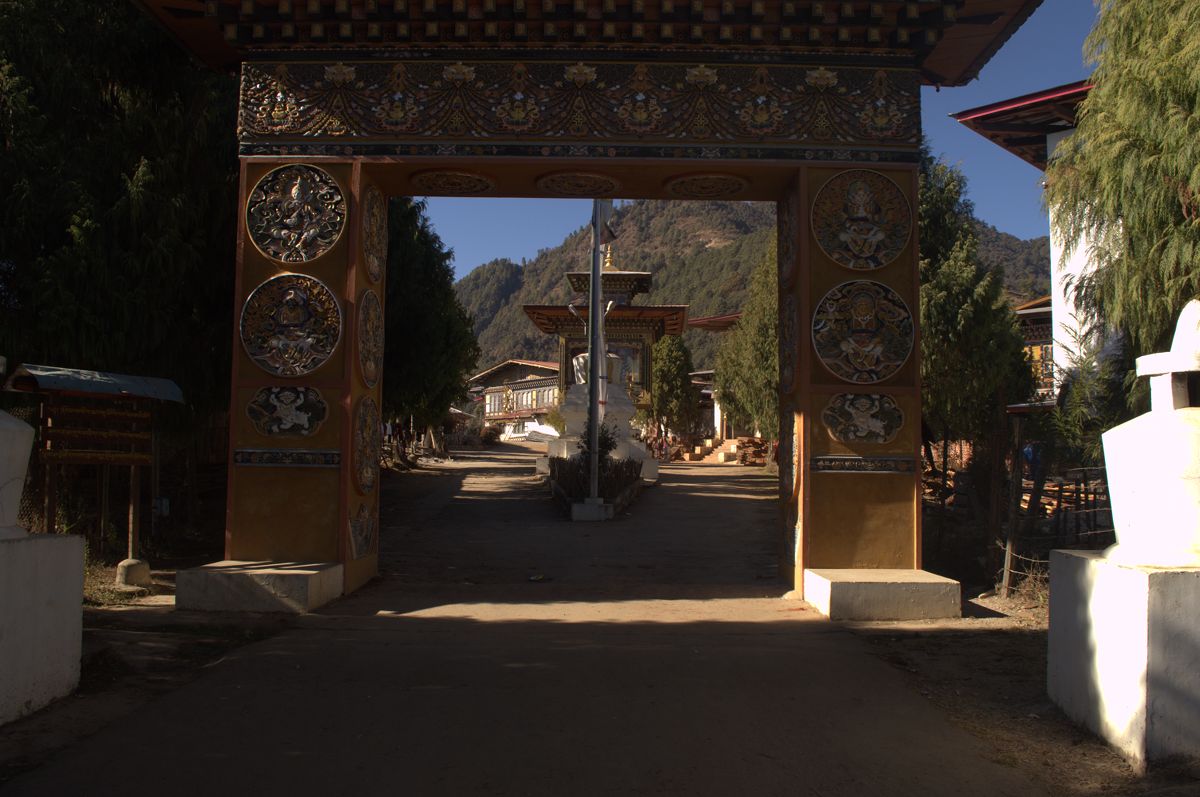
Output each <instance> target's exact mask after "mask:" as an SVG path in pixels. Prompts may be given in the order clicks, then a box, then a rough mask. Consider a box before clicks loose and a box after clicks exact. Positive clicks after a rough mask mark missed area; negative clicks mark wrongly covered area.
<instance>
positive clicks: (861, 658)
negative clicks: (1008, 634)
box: [0, 449, 1040, 797]
mask: <svg viewBox="0 0 1200 797" xmlns="http://www.w3.org/2000/svg"><path fill="white" fill-rule="evenodd" d="M529 472H531V469H530V468H529V460H528V457H527V454H525V453H524V452H521V451H519V450H511V449H510V450H506V451H504V452H501V455H500V456H496V457H481V456H480V457H474V458H472V457H466V456H462V457H459V458H457V461H456V462H455V463H454V464H453V466H451V467H447V468H446V469H445V470H443V471H442V472H440V473H423V474H420V475H415V474H405V475H403V476H398V477H392V478H389V479H388V480H387V483H388V487H387V491H386V493H385V497H386V498H387V501H386V504H385V506H386V515H385V522H386V524H387V525H386V529H385V535H384V544H383V554H384V561H383V569H384V571H385V573H386V574H387V575H386V576H385V578H383V579H381V580H380V581H378V582H375V583H374V584H372V585H370V586H369V587H367V588H365V589H364V590H361V591H360V592H359V593H358V594H356V595H354V596H351V597H349V598H346V599H344V600H342V601H339V602H337V603H335V604H333V605H331V606H329V607H327V608H326V609H325V610H323V611H322V612H320V613H318V614H314V615H309V616H306V617H304V618H301V619H300V620H299V621H298V622H297V624H296V625H295V627H293V628H292V629H290V630H288V631H285V632H283V633H281V634H279V635H278V636H275V637H273V638H271V639H269V640H266V641H264V642H260V643H257V644H253V645H249V646H246V647H243V648H241V649H239V650H237V651H235V652H234V653H233V654H231V655H230V656H228V657H227V658H226V659H224V660H222V661H220V662H218V663H217V664H215V665H213V666H212V667H211V668H210V670H209V672H207V673H206V674H205V675H204V676H202V677H201V678H199V679H197V680H196V681H194V682H192V683H191V684H189V685H187V686H185V687H183V688H180V689H178V690H176V691H174V692H172V693H170V694H168V695H166V696H164V697H163V698H161V699H159V700H157V701H155V702H153V703H151V704H150V705H148V706H147V707H145V708H144V709H142V710H140V711H139V712H138V713H136V714H135V715H133V716H131V717H129V718H128V719H127V720H126V721H125V722H123V723H121V724H120V725H119V726H117V727H110V728H108V729H107V730H105V731H103V732H101V733H99V734H97V735H96V736H94V737H92V738H90V739H88V740H85V741H84V742H82V743H80V744H78V745H76V746H74V747H73V748H71V749H69V750H66V751H64V752H63V753H61V754H59V755H58V756H57V757H56V758H55V759H53V760H52V761H51V762H49V763H48V764H47V765H46V766H43V767H42V768H41V769H38V770H35V771H33V772H30V773H28V774H26V775H24V776H22V777H20V778H18V779H16V780H14V781H12V782H10V783H9V784H7V786H6V787H4V788H0V793H3V794H5V795H8V794H13V795H48V794H49V795H59V794H63V795H72V794H81V795H82V794H87V795H105V794H114V795H115V794H121V795H128V794H142V793H155V792H164V793H169V794H179V795H191V794H197V795H200V794H204V795H211V794H221V793H229V794H261V795H275V794H279V795H307V794H336V795H341V794H401V795H454V796H455V797H457V796H458V795H556V796H558V795H625V794H639V795H640V794H662V795H825V796H826V797H833V795H855V796H856V797H858V796H859V795H923V796H924V795H956V796H957V795H963V794H970V795H1023V796H1024V795H1036V794H1039V793H1040V792H1039V791H1038V789H1037V788H1036V787H1035V786H1033V785H1032V784H1031V783H1030V782H1029V781H1027V780H1026V779H1025V778H1024V777H1023V776H1022V775H1021V774H1020V773H1019V772H1017V771H1016V770H1014V769H1011V768H1008V767H1005V766H1002V765H999V764H996V763H992V762H991V761H989V760H988V750H987V748H986V746H985V745H984V744H983V743H982V741H981V740H979V739H977V738H975V737H972V736H970V735H968V734H966V733H964V732H962V731H960V730H957V729H956V728H954V727H952V726H950V725H949V724H948V723H947V722H946V720H945V719H944V718H943V717H942V716H941V715H940V714H939V713H937V711H936V710H935V709H934V708H932V707H931V706H930V704H929V703H928V702H927V701H926V700H925V699H924V698H922V697H920V696H918V695H917V694H915V693H914V692H912V691H910V689H909V688H908V687H907V686H906V685H905V683H904V681H903V680H902V679H901V677H900V674H899V673H897V672H896V671H894V670H893V669H892V668H890V667H889V666H888V665H886V664H884V663H882V662H881V661H880V660H878V659H877V658H875V657H874V656H872V655H871V654H870V653H868V652H867V650H866V649H865V647H864V644H863V643H862V642H861V641H860V640H859V639H858V638H857V637H855V636H853V635H851V634H849V633H847V632H845V631H842V630H840V629H839V628H837V627H836V626H834V625H831V624H829V623H827V622H825V621H822V620H820V619H819V618H817V617H816V616H815V615H814V614H813V612H812V611H811V610H809V609H806V608H805V607H804V606H803V605H802V604H798V603H792V602H785V601H781V600H779V599H778V598H777V597H775V596H777V595H778V594H780V593H781V592H782V590H783V587H782V586H781V585H779V584H778V583H775V582H772V581H771V580H770V578H769V577H770V575H771V571H772V567H773V554H774V550H775V549H774V546H775V542H776V537H777V535H776V533H775V531H774V528H773V523H774V522H775V521H774V503H773V497H772V491H771V482H770V479H769V478H766V477H764V476H763V475H762V473H761V471H752V470H749V469H740V468H737V467H736V466H731V467H722V466H708V467H700V466H672V467H669V468H666V469H664V475H663V483H662V484H661V485H660V486H658V487H656V488H653V489H651V490H649V491H647V492H646V493H645V494H644V495H643V496H642V498H641V499H640V502H639V503H638V504H637V505H636V506H635V508H634V512H633V514H632V516H631V517H627V518H623V519H620V520H618V521H616V522H613V523H609V524H571V523H568V522H565V521H563V520H561V519H560V518H559V517H558V516H557V515H556V514H555V511H554V509H553V507H552V506H551V505H550V503H549V501H548V500H547V499H546V498H545V497H544V493H543V492H542V491H541V489H539V488H537V487H536V485H535V482H534V480H533V479H532V477H531V476H529V475H528V473H529ZM531 577H532V578H536V579H537V580H534V581H531V580H530V578H531Z"/></svg>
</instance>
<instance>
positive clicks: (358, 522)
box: [350, 504, 379, 559]
mask: <svg viewBox="0 0 1200 797" xmlns="http://www.w3.org/2000/svg"><path fill="white" fill-rule="evenodd" d="M378 538H379V518H378V517H377V516H376V514H375V511H374V510H373V509H372V508H371V507H370V506H368V505H367V504H359V506H358V512H356V513H355V514H353V515H351V516H350V548H351V551H350V552H351V555H352V556H353V557H354V558H355V559H362V558H363V557H364V556H366V555H368V554H370V553H371V552H372V551H374V550H375V541H376V540H377V539H378Z"/></svg>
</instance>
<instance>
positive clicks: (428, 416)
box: [383, 198, 479, 428]
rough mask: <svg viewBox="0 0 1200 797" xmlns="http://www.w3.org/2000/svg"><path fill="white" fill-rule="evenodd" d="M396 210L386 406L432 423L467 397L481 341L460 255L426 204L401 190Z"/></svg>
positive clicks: (391, 220) (392, 209) (392, 216)
mask: <svg viewBox="0 0 1200 797" xmlns="http://www.w3.org/2000/svg"><path fill="white" fill-rule="evenodd" d="M388 210H389V212H388V233H389V238H388V266H387V304H386V306H385V309H384V316H385V319H386V323H387V340H386V347H385V349H384V370H383V409H384V412H385V414H387V415H389V416H391V417H399V418H402V419H407V418H408V417H409V416H412V417H413V419H414V420H415V421H416V424H417V425H418V427H419V428H424V427H425V426H427V425H431V424H438V423H441V421H442V418H443V417H444V416H445V414H446V412H447V411H448V410H449V409H450V406H451V404H453V403H454V402H456V401H460V400H462V399H463V398H465V397H466V381H467V378H468V377H469V376H470V374H471V371H472V370H473V369H474V368H475V361H476V359H478V357H479V346H478V344H477V343H476V342H475V333H474V331H473V329H472V322H471V317H470V316H469V315H468V314H467V312H466V310H464V309H463V306H462V304H460V303H459V300H458V297H457V296H456V295H455V293H454V270H453V269H452V268H451V266H450V261H451V259H452V257H453V255H452V253H451V252H450V251H449V250H447V249H446V248H445V246H444V245H443V244H442V240H441V238H439V237H438V235H437V233H436V232H434V231H433V228H431V227H430V226H429V219H428V218H427V217H426V216H425V204H424V203H423V202H418V201H415V200H412V199H408V198H397V199H393V200H392V201H391V202H390V203H389V208H388Z"/></svg>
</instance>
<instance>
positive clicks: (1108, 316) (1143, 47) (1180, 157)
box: [1045, 0, 1200, 356]
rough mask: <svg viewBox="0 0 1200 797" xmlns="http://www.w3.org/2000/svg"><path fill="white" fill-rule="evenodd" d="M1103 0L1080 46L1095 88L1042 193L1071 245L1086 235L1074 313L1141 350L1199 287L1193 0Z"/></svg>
mask: <svg viewBox="0 0 1200 797" xmlns="http://www.w3.org/2000/svg"><path fill="white" fill-rule="evenodd" d="M1099 5H1100V13H1099V16H1098V18H1097V20H1096V26H1095V27H1094V28H1093V30H1092V33H1091V35H1090V36H1089V37H1088V40H1087V43H1086V45H1085V53H1086V55H1087V58H1088V59H1089V61H1090V62H1091V63H1092V64H1093V65H1094V66H1095V72H1094V73H1093V75H1092V83H1093V84H1094V88H1092V90H1091V91H1090V92H1089V94H1088V97H1087V99H1085V100H1084V102H1083V103H1082V105H1081V106H1080V108H1079V114H1078V120H1077V128H1076V131H1075V133H1074V134H1073V135H1071V136H1070V137H1069V138H1068V139H1067V140H1065V141H1064V142H1063V143H1062V144H1060V145H1059V147H1058V149H1057V150H1056V152H1055V157H1054V158H1053V160H1052V161H1051V162H1050V164H1049V168H1048V169H1047V172H1046V181H1047V191H1046V194H1045V201H1046V204H1047V206H1048V207H1049V209H1050V214H1051V221H1052V222H1053V224H1054V226H1055V228H1056V230H1057V231H1058V232H1059V234H1060V235H1061V237H1062V239H1063V240H1064V242H1065V243H1066V245H1067V246H1068V248H1069V249H1074V248H1078V247H1080V246H1084V245H1085V242H1090V244H1091V248H1090V249H1089V250H1088V253H1087V254H1088V256H1089V258H1090V260H1091V262H1092V264H1093V268H1092V270H1091V271H1090V272H1089V273H1088V274H1087V275H1086V276H1085V277H1084V278H1083V279H1082V280H1080V281H1079V282H1078V284H1077V285H1076V286H1075V289H1076V304H1077V307H1078V308H1079V310H1080V311H1081V315H1082V316H1083V317H1084V320H1087V321H1090V322H1093V323H1097V324H1099V325H1100V326H1101V327H1103V328H1105V329H1108V330H1120V331H1123V332H1125V333H1127V334H1128V336H1129V339H1130V343H1131V344H1132V348H1133V351H1132V352H1131V353H1132V354H1133V355H1135V356H1136V355H1138V354H1144V353H1148V352H1152V351H1159V350H1162V349H1164V348H1167V347H1168V346H1169V345H1170V339H1171V332H1172V330H1173V328H1174V324H1175V319H1176V317H1177V316H1178V314H1179V311H1180V310H1181V309H1182V308H1183V305H1184V304H1186V303H1187V301H1188V300H1189V299H1193V298H1196V297H1197V296H1198V295H1200V269H1198V268H1197V267H1196V264H1197V262H1200V113H1198V111H1197V109H1198V108H1200V4H1197V3H1195V2H1194V0H1124V2H1115V0H1104V1H1103V2H1101V3H1099Z"/></svg>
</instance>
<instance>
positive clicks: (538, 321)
mask: <svg viewBox="0 0 1200 797" xmlns="http://www.w3.org/2000/svg"><path fill="white" fill-rule="evenodd" d="M651 279H652V277H651V274H650V272H648V271H621V270H619V269H617V268H615V267H614V266H613V259H612V246H611V245H609V247H608V250H607V252H606V253H605V259H604V269H603V271H602V272H601V277H600V280H601V285H602V286H603V291H604V301H605V303H609V302H611V305H610V306H609V310H608V312H607V313H606V314H605V316H604V337H605V341H606V342H607V344H608V355H609V357H610V358H615V359H616V360H618V361H619V362H620V371H621V381H622V386H623V387H624V388H625V390H626V392H627V393H628V394H629V398H630V400H631V401H632V402H633V404H634V406H635V407H637V408H638V409H645V408H647V407H649V406H650V396H651V394H652V392H653V390H654V385H653V383H652V380H651V373H652V371H651V356H652V349H653V348H654V344H655V343H657V342H658V340H659V339H660V338H662V336H663V335H680V334H682V333H683V328H684V325H685V324H686V323H687V305H685V304H669V305H635V304H633V298H634V297H635V296H637V295H638V294H642V293H649V292H650V283H651ZM567 280H568V281H569V282H570V283H571V289H572V290H574V291H575V292H576V294H577V296H576V298H575V299H574V300H573V301H572V302H571V303H570V304H566V305H545V304H527V305H525V307H524V309H525V314H526V315H528V316H529V319H530V320H531V321H533V323H534V325H535V326H536V327H537V328H538V329H540V330H541V331H542V332H545V333H546V334H548V335H557V336H558V366H559V374H558V384H559V389H560V390H561V392H562V393H565V392H566V390H567V388H568V387H570V385H571V384H574V383H575V382H577V381H583V380H582V379H581V378H578V377H576V374H575V371H576V369H575V365H574V363H575V362H576V358H578V357H579V356H580V355H584V354H586V353H587V348H588V332H587V317H588V309H587V293H588V283H589V282H590V281H591V274H590V273H588V272H586V271H574V272H570V273H568V274H567ZM580 297H582V298H580Z"/></svg>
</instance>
